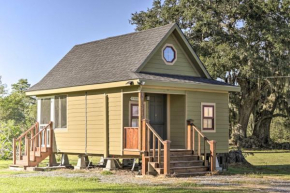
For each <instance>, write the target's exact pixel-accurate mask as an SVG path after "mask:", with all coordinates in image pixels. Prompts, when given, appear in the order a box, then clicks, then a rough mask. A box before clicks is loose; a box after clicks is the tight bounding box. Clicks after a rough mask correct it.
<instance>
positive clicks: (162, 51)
mask: <svg viewBox="0 0 290 193" xmlns="http://www.w3.org/2000/svg"><path fill="white" fill-rule="evenodd" d="M166 47H172V49H173V50H174V52H175V59H174V60H173V62H167V61H166V60H165V57H164V55H163V54H164V49H165V48H166ZM161 56H162V60H163V61H164V63H165V64H166V65H171V66H172V65H173V64H174V63H175V62H176V60H177V50H176V49H175V47H174V46H173V45H172V44H165V45H164V46H163V48H162V50H161Z"/></svg>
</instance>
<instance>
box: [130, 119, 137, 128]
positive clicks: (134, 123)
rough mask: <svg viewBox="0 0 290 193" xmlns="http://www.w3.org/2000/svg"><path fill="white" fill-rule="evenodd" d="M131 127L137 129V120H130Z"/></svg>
mask: <svg viewBox="0 0 290 193" xmlns="http://www.w3.org/2000/svg"><path fill="white" fill-rule="evenodd" d="M131 126H132V127H138V119H132V123H131Z"/></svg>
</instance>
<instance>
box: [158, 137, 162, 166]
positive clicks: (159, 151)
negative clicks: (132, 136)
mask: <svg viewBox="0 0 290 193" xmlns="http://www.w3.org/2000/svg"><path fill="white" fill-rule="evenodd" d="M157 156H158V159H157V160H158V167H159V166H160V163H161V142H160V141H159V140H158V154H157Z"/></svg>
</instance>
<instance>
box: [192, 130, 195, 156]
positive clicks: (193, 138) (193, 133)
mask: <svg viewBox="0 0 290 193" xmlns="http://www.w3.org/2000/svg"><path fill="white" fill-rule="evenodd" d="M192 150H193V153H194V154H196V151H195V130H194V129H193V128H192Z"/></svg>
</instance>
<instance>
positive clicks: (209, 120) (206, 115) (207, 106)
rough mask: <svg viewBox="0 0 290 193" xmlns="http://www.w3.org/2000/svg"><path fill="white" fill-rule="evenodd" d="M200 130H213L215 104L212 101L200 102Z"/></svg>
mask: <svg viewBox="0 0 290 193" xmlns="http://www.w3.org/2000/svg"><path fill="white" fill-rule="evenodd" d="M201 111H202V115H201V117H202V120H201V124H202V130H203V131H215V104H214V103H202V105H201Z"/></svg>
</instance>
